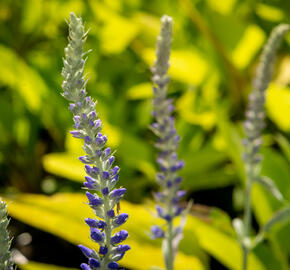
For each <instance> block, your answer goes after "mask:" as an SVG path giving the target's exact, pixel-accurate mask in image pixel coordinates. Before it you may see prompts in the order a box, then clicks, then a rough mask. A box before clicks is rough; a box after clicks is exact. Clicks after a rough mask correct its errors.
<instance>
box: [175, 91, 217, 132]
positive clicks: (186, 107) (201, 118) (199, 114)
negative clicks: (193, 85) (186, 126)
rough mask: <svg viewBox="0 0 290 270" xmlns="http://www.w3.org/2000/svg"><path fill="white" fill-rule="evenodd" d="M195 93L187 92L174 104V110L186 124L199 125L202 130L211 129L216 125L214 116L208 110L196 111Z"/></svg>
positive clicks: (212, 112)
mask: <svg viewBox="0 0 290 270" xmlns="http://www.w3.org/2000/svg"><path fill="white" fill-rule="evenodd" d="M196 107H197V102H196V92H195V91H194V90H193V91H187V92H186V93H184V94H183V95H182V96H181V98H179V99H178V101H177V102H176V109H177V111H178V112H179V114H180V116H181V117H183V118H184V119H185V120H186V121H187V122H189V123H191V124H195V125H200V126H202V127H203V128H204V129H206V130H208V129H211V128H212V127H213V126H214V125H215V123H216V115H215V113H214V111H212V110H210V109H209V108H206V107H205V108H204V109H200V110H199V109H198V108H196Z"/></svg>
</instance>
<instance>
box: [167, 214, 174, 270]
mask: <svg viewBox="0 0 290 270" xmlns="http://www.w3.org/2000/svg"><path fill="white" fill-rule="evenodd" d="M167 245H168V258H167V262H166V263H167V270H173V269H174V265H173V264H174V258H173V257H174V256H173V221H172V220H171V221H170V222H168V241H167Z"/></svg>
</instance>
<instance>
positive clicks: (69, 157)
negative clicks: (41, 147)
mask: <svg viewBox="0 0 290 270" xmlns="http://www.w3.org/2000/svg"><path fill="white" fill-rule="evenodd" d="M42 164H43V167H44V169H45V170H46V171H47V172H50V173H52V174H55V175H58V176H61V177H64V178H66V179H70V180H73V181H77V182H83V181H84V179H85V171H84V166H83V164H82V163H81V162H80V161H79V159H78V155H77V154H72V153H51V154H47V155H45V156H44V157H43V158H42Z"/></svg>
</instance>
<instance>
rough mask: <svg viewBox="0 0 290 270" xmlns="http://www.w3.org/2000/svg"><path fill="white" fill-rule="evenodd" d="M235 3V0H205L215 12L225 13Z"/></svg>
mask: <svg viewBox="0 0 290 270" xmlns="http://www.w3.org/2000/svg"><path fill="white" fill-rule="evenodd" d="M235 3H236V0H224V1H215V0H207V4H208V5H209V7H210V8H212V9H213V10H216V11H217V12H219V13H221V14H223V15H227V14H229V13H230V12H231V11H232V10H233V7H234V5H235Z"/></svg>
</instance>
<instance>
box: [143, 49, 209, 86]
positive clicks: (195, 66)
mask: <svg viewBox="0 0 290 270" xmlns="http://www.w3.org/2000/svg"><path fill="white" fill-rule="evenodd" d="M141 56H142V57H143V59H144V60H145V61H146V63H147V64H148V65H149V66H152V65H153V62H154V60H155V50H154V49H144V50H143V51H142V52H141ZM208 68H209V66H208V63H207V61H206V60H205V58H204V57H203V56H202V54H201V53H200V52H199V51H198V50H197V49H195V48H191V49H190V50H187V49H183V50H172V52H171V56H170V69H169V75H170V76H171V77H172V78H173V79H175V80H179V81H181V82H184V83H189V84H193V85H199V84H201V83H202V81H203V80H204V79H205V76H206V74H207V72H208Z"/></svg>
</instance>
